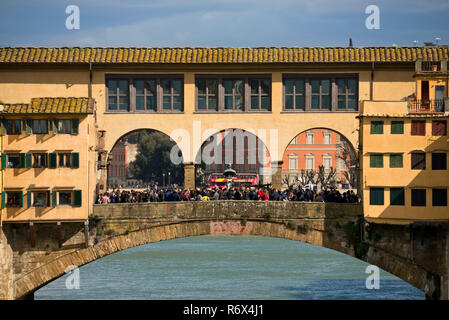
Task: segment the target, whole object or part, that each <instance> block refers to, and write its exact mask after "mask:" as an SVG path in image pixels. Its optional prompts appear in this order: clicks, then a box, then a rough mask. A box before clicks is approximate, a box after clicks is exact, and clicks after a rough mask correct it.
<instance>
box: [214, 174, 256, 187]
mask: <svg viewBox="0 0 449 320" xmlns="http://www.w3.org/2000/svg"><path fill="white" fill-rule="evenodd" d="M226 182H227V179H226V178H225V176H223V174H222V173H212V174H211V175H210V176H209V185H210V186H211V187H223V186H226ZM232 182H233V184H234V186H236V187H240V186H242V185H246V186H249V185H251V186H255V185H258V184H259V175H258V174H256V173H237V176H236V177H234V178H232Z"/></svg>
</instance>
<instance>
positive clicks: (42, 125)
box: [33, 120, 48, 134]
mask: <svg viewBox="0 0 449 320" xmlns="http://www.w3.org/2000/svg"><path fill="white" fill-rule="evenodd" d="M33 133H34V134H47V133H48V130H47V120H33Z"/></svg>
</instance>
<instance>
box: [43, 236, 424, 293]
mask: <svg viewBox="0 0 449 320" xmlns="http://www.w3.org/2000/svg"><path fill="white" fill-rule="evenodd" d="M367 266H368V264H366V263H365V262H362V261H359V260H357V259H354V258H351V257H349V256H346V255H344V254H342V253H339V252H336V251H332V250H329V249H325V248H321V247H317V246H313V245H309V244H305V243H301V242H297V241H290V240H284V239H276V238H267V237H255V236H227V235H218V236H200V237H190V238H183V239H175V240H169V241H162V242H158V243H152V244H148V245H144V246H140V247H136V248H131V249H128V250H125V251H122V252H118V253H115V254H112V255H110V256H107V257H104V258H102V259H100V260H97V261H94V262H92V263H90V264H88V265H85V266H83V267H81V268H80V269H79V275H80V282H79V283H80V286H79V289H71V290H69V289H67V288H66V279H67V275H64V276H63V277H61V278H59V279H57V280H55V281H53V282H51V283H49V284H48V285H46V286H45V287H43V288H41V289H40V290H38V291H37V292H36V293H35V299H151V300H156V299H231V300H234V299H245V300H246V299H267V300H271V299H424V294H423V293H422V292H421V291H419V290H418V289H416V288H414V287H412V286H411V285H409V284H407V283H406V282H404V281H402V280H400V279H398V278H396V277H395V276H393V275H391V274H389V273H386V272H384V271H383V270H381V272H380V289H377V290H376V289H372V290H368V289H367V288H366V286H365V281H366V278H367V276H368V274H366V273H365V269H366V267H367ZM69 280H70V279H69Z"/></svg>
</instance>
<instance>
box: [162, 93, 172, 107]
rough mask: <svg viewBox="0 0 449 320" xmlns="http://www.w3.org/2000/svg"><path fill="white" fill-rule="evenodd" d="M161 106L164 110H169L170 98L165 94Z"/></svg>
mask: <svg viewBox="0 0 449 320" xmlns="http://www.w3.org/2000/svg"><path fill="white" fill-rule="evenodd" d="M163 108H164V109H165V110H170V109H171V98H170V96H165V97H164V101H163Z"/></svg>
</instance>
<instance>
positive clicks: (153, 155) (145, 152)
mask: <svg viewBox="0 0 449 320" xmlns="http://www.w3.org/2000/svg"><path fill="white" fill-rule="evenodd" d="M133 135H135V133H134V134H133ZM136 140H137V155H136V160H135V161H133V162H131V163H130V164H129V172H130V174H131V176H132V177H133V178H135V179H141V180H143V181H144V182H146V183H154V182H158V184H159V185H161V184H162V183H163V178H162V174H163V173H165V183H166V184H168V172H170V183H171V184H178V185H183V182H184V167H183V165H182V163H180V164H178V165H175V164H173V163H172V162H171V160H170V152H171V150H172V147H173V146H174V145H175V144H176V143H175V142H173V141H172V140H170V137H168V136H167V135H165V134H164V133H162V132H158V131H150V130H142V131H139V132H137V138H136ZM179 154H180V151H179Z"/></svg>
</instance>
